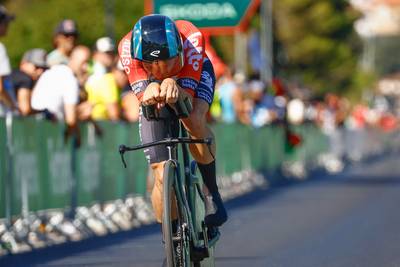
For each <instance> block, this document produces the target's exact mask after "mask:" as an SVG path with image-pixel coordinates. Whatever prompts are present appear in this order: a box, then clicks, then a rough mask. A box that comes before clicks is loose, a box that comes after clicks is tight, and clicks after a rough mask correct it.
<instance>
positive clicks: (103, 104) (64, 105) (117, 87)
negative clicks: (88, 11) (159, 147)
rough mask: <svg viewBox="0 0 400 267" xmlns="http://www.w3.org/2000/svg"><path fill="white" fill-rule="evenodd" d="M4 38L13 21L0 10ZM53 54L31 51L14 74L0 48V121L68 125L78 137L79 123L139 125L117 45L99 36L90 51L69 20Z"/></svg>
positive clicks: (56, 33)
mask: <svg viewBox="0 0 400 267" xmlns="http://www.w3.org/2000/svg"><path fill="white" fill-rule="evenodd" d="M0 7H1V8H0V37H3V36H5V35H6V34H7V28H8V25H9V24H10V23H12V21H13V20H14V16H13V15H11V14H9V12H8V11H7V10H6V9H5V8H4V7H3V6H0ZM52 42H53V47H54V49H53V50H52V51H49V52H47V51H45V50H44V49H41V48H33V49H30V50H28V51H26V52H25V53H24V55H23V56H22V58H21V60H20V63H19V67H18V68H17V69H11V67H10V62H9V58H8V56H7V52H6V48H5V47H4V45H3V44H1V43H0V79H1V81H0V116H4V115H5V114H6V111H7V110H8V111H12V112H13V113H14V115H17V116H18V115H19V116H32V115H33V116H37V117H43V118H45V119H49V120H51V121H65V123H66V125H67V127H66V128H67V130H66V134H67V135H71V134H75V133H76V132H77V131H79V130H78V127H77V123H78V122H79V121H97V120H111V121H117V120H125V121H137V120H138V116H139V114H138V113H139V107H138V105H139V103H138V101H137V99H136V97H135V96H134V94H133V92H132V91H131V90H130V87H129V83H128V80H127V77H126V75H125V73H124V70H123V68H122V65H121V64H120V63H119V60H118V56H117V51H116V50H117V49H116V45H115V42H114V41H113V40H112V39H111V38H109V37H101V38H99V39H97V40H96V42H95V43H94V44H93V46H92V47H87V46H84V45H80V44H79V30H78V26H77V24H76V22H75V21H74V20H71V19H65V20H62V21H60V22H59V23H58V25H56V26H55V28H54V33H53V39H52Z"/></svg>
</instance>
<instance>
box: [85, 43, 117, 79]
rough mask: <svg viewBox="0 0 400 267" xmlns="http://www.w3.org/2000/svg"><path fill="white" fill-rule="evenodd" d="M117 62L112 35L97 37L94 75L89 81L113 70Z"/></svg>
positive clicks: (94, 54)
mask: <svg viewBox="0 0 400 267" xmlns="http://www.w3.org/2000/svg"><path fill="white" fill-rule="evenodd" d="M114 62H115V44H114V41H113V40H112V39H111V38H110V37H101V38H99V39H97V41H96V43H95V46H94V51H93V66H92V75H91V76H90V77H89V79H88V83H91V82H92V80H95V79H97V78H99V77H101V76H103V75H104V74H106V73H108V72H110V71H111V68H112V67H113V65H114Z"/></svg>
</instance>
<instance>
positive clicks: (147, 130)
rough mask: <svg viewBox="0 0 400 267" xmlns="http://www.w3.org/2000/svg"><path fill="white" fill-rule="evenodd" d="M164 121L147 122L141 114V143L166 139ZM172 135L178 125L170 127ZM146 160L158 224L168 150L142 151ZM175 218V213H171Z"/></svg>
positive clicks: (174, 133) (152, 148)
mask: <svg viewBox="0 0 400 267" xmlns="http://www.w3.org/2000/svg"><path fill="white" fill-rule="evenodd" d="M165 124H166V122H165V121H162V120H160V121H154V120H150V121H149V120H147V119H146V118H145V117H144V116H143V114H142V112H140V117H139V132H140V139H141V142H142V143H149V142H154V141H159V140H161V139H163V138H165V137H167V134H168V130H167V127H166V125H165ZM171 128H172V130H173V135H176V136H177V134H178V133H179V123H178V122H176V124H175V125H173V126H172V127H171ZM144 153H145V156H146V159H147V161H148V163H149V165H150V167H151V169H152V173H153V176H154V184H153V189H152V192H151V200H152V205H153V209H154V213H155V216H156V219H157V221H158V222H161V221H162V207H163V193H162V192H163V171H164V163H165V161H166V160H167V159H168V150H167V148H166V147H165V146H163V145H160V146H155V147H150V148H147V149H145V150H144ZM173 216H174V218H175V213H174V212H173Z"/></svg>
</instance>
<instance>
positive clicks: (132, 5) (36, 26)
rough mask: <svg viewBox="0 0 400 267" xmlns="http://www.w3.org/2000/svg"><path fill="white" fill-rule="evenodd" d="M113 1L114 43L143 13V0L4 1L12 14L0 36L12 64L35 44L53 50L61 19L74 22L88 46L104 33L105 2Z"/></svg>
mask: <svg viewBox="0 0 400 267" xmlns="http://www.w3.org/2000/svg"><path fill="white" fill-rule="evenodd" d="M106 1H112V2H114V17H115V19H114V32H115V36H114V37H115V39H116V42H118V41H119V40H120V39H121V38H122V37H123V34H125V33H127V32H128V31H129V30H130V29H132V27H133V24H134V23H135V22H136V21H137V19H139V18H140V17H141V16H142V15H143V13H144V7H143V1H131V0H70V1H60V0H35V1H31V0H13V1H6V6H7V8H8V10H10V12H11V13H13V14H15V15H16V19H15V21H13V22H12V23H11V24H10V27H9V32H8V34H7V37H6V38H4V39H2V42H3V41H4V44H5V45H6V47H7V50H8V54H9V56H10V60H11V62H12V65H13V66H14V67H16V66H17V65H18V63H19V61H20V59H21V57H22V54H23V53H24V52H25V51H27V50H29V49H31V48H35V47H39V48H44V49H46V50H47V51H50V50H52V49H53V47H52V36H53V31H54V28H55V27H56V25H57V24H58V23H59V22H60V21H61V20H62V19H65V18H71V19H74V20H76V21H77V24H78V29H79V32H80V36H79V43H81V44H84V45H87V46H89V47H92V46H93V44H94V43H95V41H96V39H97V38H99V37H102V36H105V35H106V27H105V4H106Z"/></svg>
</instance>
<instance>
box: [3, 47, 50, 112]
mask: <svg viewBox="0 0 400 267" xmlns="http://www.w3.org/2000/svg"><path fill="white" fill-rule="evenodd" d="M46 55H47V53H46V51H45V50H44V49H40V48H34V49H31V50H28V51H26V52H25V54H24V56H23V57H22V60H21V62H20V65H19V69H15V70H13V71H12V73H11V75H10V76H9V78H10V81H11V83H12V87H13V89H14V93H15V96H16V100H17V104H18V108H19V110H20V113H21V115H22V116H27V115H30V114H32V113H33V110H32V108H31V94H32V89H33V86H34V84H35V83H36V81H37V80H38V79H39V77H40V75H42V73H43V72H44V70H45V69H46V68H47V64H46Z"/></svg>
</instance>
